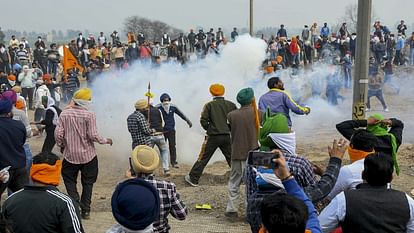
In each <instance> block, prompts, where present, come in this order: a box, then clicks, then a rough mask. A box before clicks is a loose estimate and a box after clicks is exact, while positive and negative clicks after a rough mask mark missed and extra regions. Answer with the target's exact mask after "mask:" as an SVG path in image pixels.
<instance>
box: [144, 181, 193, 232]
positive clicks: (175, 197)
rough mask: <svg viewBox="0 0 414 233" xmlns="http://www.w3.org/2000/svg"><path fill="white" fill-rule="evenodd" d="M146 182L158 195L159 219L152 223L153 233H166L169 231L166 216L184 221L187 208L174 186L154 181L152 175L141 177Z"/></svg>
mask: <svg viewBox="0 0 414 233" xmlns="http://www.w3.org/2000/svg"><path fill="white" fill-rule="evenodd" d="M143 178H144V179H145V180H146V181H148V182H149V183H151V184H152V185H154V187H155V188H156V189H157V190H158V193H159V195H160V205H161V206H160V217H159V219H158V220H156V221H155V222H154V224H153V225H154V232H155V233H157V232H159V233H166V232H169V230H170V229H171V227H170V225H168V218H167V216H168V214H170V213H171V215H172V216H173V217H174V218H176V219H178V220H184V219H185V218H186V217H187V214H188V211H187V207H186V206H185V205H184V203H183V202H182V201H181V200H180V194H179V193H177V190H176V187H175V184H174V183H172V182H168V181H162V180H155V179H154V176H153V175H149V176H147V177H143Z"/></svg>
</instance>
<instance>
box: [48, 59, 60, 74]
mask: <svg viewBox="0 0 414 233" xmlns="http://www.w3.org/2000/svg"><path fill="white" fill-rule="evenodd" d="M57 66H58V63H57V62H53V61H48V70H49V74H53V78H56V70H57Z"/></svg>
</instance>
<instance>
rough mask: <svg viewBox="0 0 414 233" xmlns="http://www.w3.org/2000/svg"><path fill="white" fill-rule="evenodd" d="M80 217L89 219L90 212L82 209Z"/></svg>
mask: <svg viewBox="0 0 414 233" xmlns="http://www.w3.org/2000/svg"><path fill="white" fill-rule="evenodd" d="M81 218H82V219H85V220H88V219H91V214H90V212H89V211H82V213H81Z"/></svg>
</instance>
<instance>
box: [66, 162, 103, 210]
mask: <svg viewBox="0 0 414 233" xmlns="http://www.w3.org/2000/svg"><path fill="white" fill-rule="evenodd" d="M79 172H80V173H81V183H82V194H81V196H80V197H79V193H78V189H77V187H76V184H77V180H78V174H79ZM62 178H63V182H64V183H65V187H66V191H67V193H68V195H69V196H70V197H71V198H72V199H73V200H75V201H76V202H77V203H78V204H79V205H80V207H81V210H82V212H89V211H90V210H91V203H92V201H91V198H92V189H93V184H94V183H95V182H96V179H97V178H98V157H95V158H94V159H92V160H91V161H90V162H88V163H85V164H73V163H70V162H68V161H67V160H66V159H64V160H63V163H62Z"/></svg>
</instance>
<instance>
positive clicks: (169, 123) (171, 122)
mask: <svg viewBox="0 0 414 233" xmlns="http://www.w3.org/2000/svg"><path fill="white" fill-rule="evenodd" d="M156 107H157V108H158V109H159V110H160V111H161V113H162V117H163V118H164V132H170V131H175V118H174V114H177V115H178V116H180V117H181V118H182V119H183V120H185V121H187V122H189V121H190V120H188V118H187V117H186V116H185V115H184V114H183V113H182V112H181V111H180V109H178V108H177V106H175V105H174V104H170V109H169V111H168V112H166V111H165V109H164V108H163V106H162V105H161V104H158V105H157V106H156Z"/></svg>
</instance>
